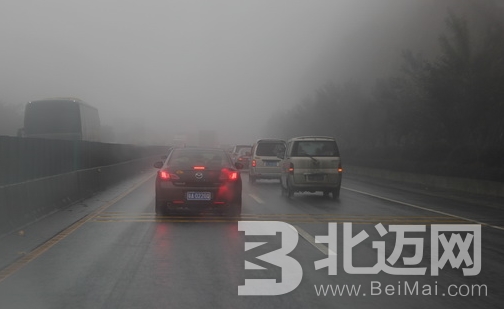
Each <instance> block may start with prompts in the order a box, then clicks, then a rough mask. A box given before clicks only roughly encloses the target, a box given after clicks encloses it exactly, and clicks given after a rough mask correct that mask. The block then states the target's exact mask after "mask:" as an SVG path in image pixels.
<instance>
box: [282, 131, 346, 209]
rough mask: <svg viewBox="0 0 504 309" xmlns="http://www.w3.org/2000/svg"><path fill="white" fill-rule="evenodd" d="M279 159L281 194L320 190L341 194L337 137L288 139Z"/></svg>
mask: <svg viewBox="0 0 504 309" xmlns="http://www.w3.org/2000/svg"><path fill="white" fill-rule="evenodd" d="M278 157H279V158H281V159H282V164H281V177H280V184H281V187H282V194H283V195H285V196H288V197H292V196H293V195H294V192H316V191H322V192H323V193H324V196H329V193H331V194H332V197H333V199H337V198H338V197H339V194H340V188H341V176H342V172H343V169H342V168H341V158H340V154H339V150H338V145H337V143H336V140H335V139H334V138H332V137H327V136H302V137H296V138H292V139H290V140H288V141H287V145H286V150H285V153H281V154H279V155H278Z"/></svg>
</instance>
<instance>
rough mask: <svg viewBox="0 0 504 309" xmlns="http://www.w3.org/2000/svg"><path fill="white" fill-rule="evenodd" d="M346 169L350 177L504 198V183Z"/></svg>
mask: <svg viewBox="0 0 504 309" xmlns="http://www.w3.org/2000/svg"><path fill="white" fill-rule="evenodd" d="M344 169H345V172H346V173H349V174H350V175H360V176H368V177H374V178H381V179H387V180H392V181H400V182H405V183H412V184H420V185H425V186H429V187H435V188H440V189H447V190H454V191H463V192H469V193H474V194H481V195H488V196H497V197H504V183H501V182H495V181H488V180H478V179H467V178H458V177H445V176H436V175H428V174H413V173H403V172H395V171H390V170H383V169H376V168H369V167H361V166H351V165H348V166H344Z"/></svg>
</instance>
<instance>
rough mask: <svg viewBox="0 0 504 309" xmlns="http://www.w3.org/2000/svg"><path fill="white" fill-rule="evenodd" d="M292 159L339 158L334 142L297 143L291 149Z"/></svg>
mask: <svg viewBox="0 0 504 309" xmlns="http://www.w3.org/2000/svg"><path fill="white" fill-rule="evenodd" d="M291 156H293V157H308V156H312V157H339V156H340V154H339V150H338V146H337V145H336V142H334V141H298V142H294V145H293V148H292V154H291Z"/></svg>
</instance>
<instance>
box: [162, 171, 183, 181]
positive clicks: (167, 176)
mask: <svg viewBox="0 0 504 309" xmlns="http://www.w3.org/2000/svg"><path fill="white" fill-rule="evenodd" d="M158 177H159V179H161V180H175V179H180V178H179V177H178V176H177V175H175V174H170V172H169V171H167V170H161V171H159V172H158Z"/></svg>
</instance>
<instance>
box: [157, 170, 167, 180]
mask: <svg viewBox="0 0 504 309" xmlns="http://www.w3.org/2000/svg"><path fill="white" fill-rule="evenodd" d="M159 178H161V179H163V180H169V179H170V173H168V172H167V171H159Z"/></svg>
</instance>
